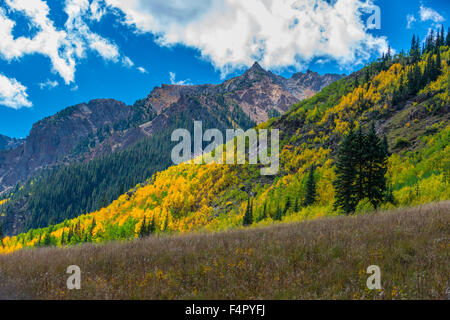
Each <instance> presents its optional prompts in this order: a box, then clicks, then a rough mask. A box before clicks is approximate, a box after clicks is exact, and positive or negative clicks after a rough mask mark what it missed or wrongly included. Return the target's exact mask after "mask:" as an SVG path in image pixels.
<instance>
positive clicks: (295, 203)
mask: <svg viewBox="0 0 450 320" xmlns="http://www.w3.org/2000/svg"><path fill="white" fill-rule="evenodd" d="M298 209H299V208H298V196H297V197H295V201H294V212H298Z"/></svg>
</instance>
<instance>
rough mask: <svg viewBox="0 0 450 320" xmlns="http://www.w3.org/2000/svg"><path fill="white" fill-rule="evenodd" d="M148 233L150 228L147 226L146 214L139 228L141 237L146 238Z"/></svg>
mask: <svg viewBox="0 0 450 320" xmlns="http://www.w3.org/2000/svg"><path fill="white" fill-rule="evenodd" d="M147 235H148V230H147V226H146V222H145V215H144V219H143V220H142V226H141V229H140V230H139V238H144V237H146V236H147Z"/></svg>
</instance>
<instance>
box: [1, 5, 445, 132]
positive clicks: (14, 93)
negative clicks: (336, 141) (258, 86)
mask: <svg viewBox="0 0 450 320" xmlns="http://www.w3.org/2000/svg"><path fill="white" fill-rule="evenodd" d="M373 5H376V6H378V7H379V8H380V18H381V28H380V29H376V28H368V27H367V22H368V21H367V20H368V19H369V17H370V16H372V15H373V13H374V12H376V11H374V7H373ZM449 19H450V4H449V1H447V0H422V1H413V0H398V1H392V0H379V1H376V0H374V1H365V0H317V1H310V0H264V1H263V0H246V1H236V0H197V1H181V0H172V1H170V0H128V1H125V0H47V1H46V0H26V1H25V0H0V39H1V40H0V134H4V135H8V136H11V137H26V136H27V135H28V133H29V130H30V129H31V126H32V124H33V123H34V122H36V121H38V120H40V119H42V118H44V117H46V116H49V115H52V114H54V113H56V112H58V111H59V110H61V109H63V108H65V107H68V106H71V105H74V104H77V103H80V102H87V101H89V100H91V99H95V98H114V99H117V100H121V101H124V102H126V103H128V104H132V103H133V102H134V101H135V100H137V99H140V98H143V97H145V96H146V95H147V94H148V93H149V92H150V91H151V90H152V88H153V87H155V86H160V85H161V84H162V83H168V84H169V83H184V84H202V83H219V82H221V81H223V80H224V79H228V78H230V77H233V76H236V75H238V74H240V73H242V72H243V70H245V69H246V68H248V67H249V66H251V64H252V63H253V61H255V60H257V61H259V62H260V64H261V65H262V66H263V67H265V68H266V69H270V70H272V71H274V72H275V73H278V74H281V75H283V76H286V77H288V76H290V75H291V74H292V73H293V72H296V71H305V70H307V69H310V70H313V71H317V72H319V73H321V74H323V73H327V72H330V73H333V72H336V73H350V72H352V71H354V70H357V69H359V68H361V67H362V66H363V65H364V63H366V62H368V61H370V60H372V59H374V58H376V57H378V56H379V55H380V52H383V51H384V50H386V48H387V45H391V47H392V48H393V49H394V50H396V51H400V50H401V49H408V48H409V45H410V41H411V37H412V34H413V33H416V34H419V35H420V36H421V38H422V39H423V38H424V37H425V35H426V34H427V33H428V31H429V30H430V28H437V27H439V26H440V25H441V24H444V26H446V28H447V27H448V26H450V21H449Z"/></svg>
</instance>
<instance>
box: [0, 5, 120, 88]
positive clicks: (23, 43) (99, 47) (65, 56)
mask: <svg viewBox="0 0 450 320" xmlns="http://www.w3.org/2000/svg"><path fill="white" fill-rule="evenodd" d="M5 5H6V7H5V9H8V11H6V10H5V9H4V8H0V39H1V41H0V57H2V58H3V59H6V60H8V61H11V60H14V59H20V58H22V57H23V56H25V55H28V54H36V53H37V54H41V55H44V56H46V57H48V58H49V59H50V62H51V66H52V71H53V72H55V73H57V74H59V75H60V76H61V77H62V78H63V79H64V82H65V83H66V84H70V83H72V82H73V81H74V79H75V71H76V64H77V62H78V60H79V59H82V58H84V57H85V56H86V52H87V51H88V50H91V51H94V52H96V53H97V54H98V55H99V56H100V57H101V58H103V59H104V60H107V61H112V62H120V61H121V60H120V56H121V55H120V52H119V48H118V47H117V45H116V44H114V43H112V42H111V41H109V40H108V39H106V38H104V37H102V36H100V35H98V34H96V33H94V32H92V31H91V30H90V28H89V26H88V24H87V23H86V21H94V20H96V21H98V20H100V19H101V17H102V16H103V14H104V10H105V9H104V8H102V5H101V4H100V1H99V0H94V1H92V2H90V1H89V0H65V2H64V11H65V12H66V14H67V17H68V18H67V21H66V23H65V25H64V27H65V28H64V29H62V30H61V29H57V28H56V27H55V25H54V23H53V21H52V20H51V19H50V18H49V13H50V9H49V7H48V5H47V2H46V1H44V0H27V1H23V0H5ZM103 7H104V5H103ZM7 12H8V13H19V14H23V15H24V16H25V17H26V18H28V19H29V24H30V25H31V26H33V27H34V28H36V30H38V32H37V34H36V35H34V36H33V37H25V36H20V37H17V38H15V37H14V36H13V29H14V27H15V21H13V20H11V19H10V18H9V17H8V16H7V14H6V13H7Z"/></svg>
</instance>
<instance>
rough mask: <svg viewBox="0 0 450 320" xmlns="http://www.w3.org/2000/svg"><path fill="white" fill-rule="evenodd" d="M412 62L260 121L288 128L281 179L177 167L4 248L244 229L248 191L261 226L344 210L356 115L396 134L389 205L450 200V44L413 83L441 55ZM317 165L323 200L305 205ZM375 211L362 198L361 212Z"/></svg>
mask: <svg viewBox="0 0 450 320" xmlns="http://www.w3.org/2000/svg"><path fill="white" fill-rule="evenodd" d="M410 60H411V59H410V58H409V57H404V56H397V57H396V58H394V59H389V60H386V59H385V60H382V61H379V62H376V63H373V64H371V65H370V66H368V67H366V68H364V69H362V70H361V71H359V72H357V73H355V74H353V75H352V76H350V77H348V78H345V79H342V80H339V81H337V82H335V83H333V84H331V85H330V86H328V87H327V88H325V89H324V90H322V91H321V92H320V93H318V94H316V95H315V96H314V97H312V98H311V99H308V100H304V101H302V102H300V103H299V104H297V105H294V106H293V107H292V108H291V110H290V111H289V112H287V113H286V114H285V115H283V116H282V117H280V118H274V119H272V120H270V121H268V122H267V123H264V124H262V125H260V126H259V128H269V129H270V128H277V129H280V133H281V141H280V145H281V155H280V156H281V158H280V171H279V172H278V174H277V175H275V176H261V175H260V171H259V167H258V166H255V165H216V164H213V165H189V164H182V165H178V166H173V167H170V168H169V169H167V170H165V171H163V172H160V173H158V174H156V175H155V176H154V177H153V178H152V179H150V180H149V181H148V182H147V183H145V184H142V185H138V186H136V188H134V189H133V190H130V191H129V192H127V193H126V194H124V195H122V196H120V197H119V198H118V199H117V200H116V201H114V202H113V203H112V204H111V205H110V206H108V207H106V208H103V209H101V210H99V211H97V212H93V213H90V214H86V215H82V216H80V217H78V218H75V219H73V220H68V221H66V222H64V223H62V224H58V225H56V226H51V227H49V228H44V229H38V230H30V231H29V232H28V233H26V234H21V235H19V236H16V237H12V238H9V237H6V238H5V239H3V246H2V247H0V252H3V253H5V252H11V251H14V250H16V249H20V248H23V247H33V246H44V245H45V246H47V245H58V246H60V245H67V244H75V243H79V242H91V241H92V242H102V241H105V240H113V239H127V238H134V237H138V236H139V235H141V236H145V235H148V234H151V233H155V232H156V233H158V232H187V231H192V230H201V229H207V230H220V229H226V228H231V227H236V226H241V225H242V220H243V216H244V212H245V209H246V207H247V205H248V202H249V201H248V197H249V196H250V197H251V198H252V201H251V204H252V207H253V210H252V211H253V222H254V225H261V224H269V223H272V222H273V221H274V220H275V219H278V220H282V221H295V220H303V219H307V218H314V217H319V216H327V215H337V214H339V212H337V211H335V210H334V209H333V203H334V197H335V191H334V187H333V181H334V180H335V171H334V161H333V159H334V155H335V151H336V148H337V146H338V145H339V142H340V141H341V138H342V136H343V135H345V134H346V132H348V130H349V127H350V123H351V122H352V121H353V123H354V124H355V125H356V126H361V127H363V128H367V127H368V125H369V124H370V123H371V122H375V124H376V128H377V131H378V132H379V133H380V134H386V135H387V138H388V141H389V145H390V151H391V152H392V155H391V156H390V157H389V160H388V174H387V179H388V185H389V188H390V190H391V192H392V195H393V199H392V201H391V202H386V203H384V204H383V205H382V207H381V209H389V208H393V207H396V206H408V205H417V204H423V203H428V202H432V201H440V200H446V199H450V178H449V177H450V174H449V170H450V147H449V144H450V143H449V142H450V120H449V114H450V112H449V111H450V95H449V91H450V70H449V60H450V50H449V48H448V47H445V46H442V47H440V61H441V64H440V71H439V73H438V74H436V75H435V76H433V77H431V76H430V77H425V76H423V79H422V80H421V82H420V83H418V84H417V85H414V86H413V85H412V84H411V83H412V82H413V81H416V80H414V74H417V73H419V72H420V74H424V75H426V74H427V72H428V71H427V70H428V69H429V68H430V64H432V63H433V61H437V54H436V53H433V52H426V53H424V54H423V55H421V56H420V59H419V60H418V61H417V62H411V61H410ZM430 61H431V62H430ZM312 165H314V166H315V167H316V170H315V180H316V182H317V198H316V201H315V204H314V205H310V206H304V205H303V203H304V200H305V190H306V186H305V184H306V179H307V170H308V168H310V167H311V166H312ZM371 209H372V208H370V204H367V203H361V204H360V205H358V208H357V213H359V212H364V211H368V210H371Z"/></svg>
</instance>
